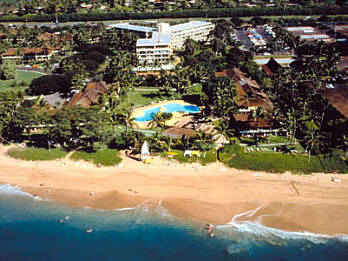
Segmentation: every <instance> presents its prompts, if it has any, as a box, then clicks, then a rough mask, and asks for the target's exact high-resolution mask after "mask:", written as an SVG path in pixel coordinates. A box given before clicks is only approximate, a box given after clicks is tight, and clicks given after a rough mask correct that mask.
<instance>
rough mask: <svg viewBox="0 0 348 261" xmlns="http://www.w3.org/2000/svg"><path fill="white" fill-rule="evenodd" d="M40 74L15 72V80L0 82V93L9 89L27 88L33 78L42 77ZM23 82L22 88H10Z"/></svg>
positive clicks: (19, 87) (20, 87)
mask: <svg viewBox="0 0 348 261" xmlns="http://www.w3.org/2000/svg"><path fill="white" fill-rule="evenodd" d="M42 75H43V74H42V73H37V72H25V71H17V72H16V78H15V79H14V80H7V81H1V80H0V91H7V90H9V89H14V90H18V89H24V88H25V87H26V86H28V85H29V84H30V83H31V81H32V80H33V79H35V78H38V77H40V76H42ZM22 81H23V82H24V83H25V84H23V86H16V87H14V86H11V85H12V84H13V83H14V82H16V83H17V85H18V84H19V83H20V82H22Z"/></svg>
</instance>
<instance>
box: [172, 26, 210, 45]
mask: <svg viewBox="0 0 348 261" xmlns="http://www.w3.org/2000/svg"><path fill="white" fill-rule="evenodd" d="M213 29H214V24H213V23H210V22H205V21H191V22H188V23H184V24H177V25H173V26H171V27H170V33H171V37H172V38H171V45H172V48H173V49H181V48H182V47H183V46H184V43H185V41H186V40H187V39H192V40H195V41H206V40H208V36H209V32H210V31H211V30H213Z"/></svg>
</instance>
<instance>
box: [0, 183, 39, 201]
mask: <svg viewBox="0 0 348 261" xmlns="http://www.w3.org/2000/svg"><path fill="white" fill-rule="evenodd" d="M1 194H6V195H20V196H27V197H30V198H33V199H36V200H42V198H40V197H38V196H35V195H32V194H30V193H28V192H25V191H22V190H21V188H20V187H18V186H12V185H10V184H0V195H1Z"/></svg>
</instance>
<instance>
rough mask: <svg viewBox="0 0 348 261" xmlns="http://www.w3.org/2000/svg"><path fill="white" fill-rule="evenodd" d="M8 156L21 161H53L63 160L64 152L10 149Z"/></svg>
mask: <svg viewBox="0 0 348 261" xmlns="http://www.w3.org/2000/svg"><path fill="white" fill-rule="evenodd" d="M7 153H8V155H9V156H10V157H12V158H15V159H21V160H33V161H36V160H55V159H61V158H64V157H65V155H66V152H65V151H63V150H61V149H51V150H48V149H43V148H12V149H9V150H8V152H7Z"/></svg>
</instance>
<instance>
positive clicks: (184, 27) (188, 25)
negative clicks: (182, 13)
mask: <svg viewBox="0 0 348 261" xmlns="http://www.w3.org/2000/svg"><path fill="white" fill-rule="evenodd" d="M209 24H212V23H210V22H206V21H191V22H188V23H183V24H177V25H172V26H171V27H170V31H171V32H179V31H184V30H189V29H192V28H195V27H200V26H203V25H209Z"/></svg>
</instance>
